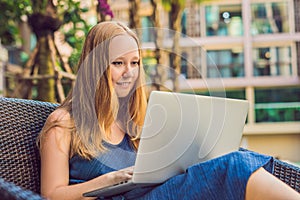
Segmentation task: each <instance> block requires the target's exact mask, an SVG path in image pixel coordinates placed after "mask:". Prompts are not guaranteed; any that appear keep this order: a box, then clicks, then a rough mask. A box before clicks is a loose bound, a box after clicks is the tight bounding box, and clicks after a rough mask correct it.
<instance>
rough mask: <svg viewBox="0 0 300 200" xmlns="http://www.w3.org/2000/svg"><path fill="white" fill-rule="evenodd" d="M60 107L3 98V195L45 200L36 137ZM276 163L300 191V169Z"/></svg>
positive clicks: (0, 182)
mask: <svg viewBox="0 0 300 200" xmlns="http://www.w3.org/2000/svg"><path fill="white" fill-rule="evenodd" d="M57 106H58V105H57V104H53V103H47V102H40V101H34V100H24V99H14V98H0V196H1V195H3V196H5V195H7V196H8V198H7V199H39V198H41V197H39V196H38V195H36V194H35V193H39V191H40V171H39V168H40V159H39V152H38V149H37V146H36V137H37V135H38V133H39V132H40V130H41V129H42V127H43V125H44V122H45V120H46V118H47V116H48V115H49V114H50V113H51V112H52V111H53V110H54V109H55V108H56V107H57ZM274 164H275V165H274V171H273V175H274V176H276V177H278V178H279V179H281V180H282V181H283V182H285V183H287V184H288V185H290V186H291V187H292V188H294V189H295V190H296V191H298V192H300V168H298V167H296V166H294V165H290V164H288V163H285V162H282V161H280V160H277V159H275V160H274ZM5 193H6V194H5ZM13 194H15V196H14V198H12V196H11V195H13ZM31 195H32V196H31ZM1 198H2V196H1Z"/></svg>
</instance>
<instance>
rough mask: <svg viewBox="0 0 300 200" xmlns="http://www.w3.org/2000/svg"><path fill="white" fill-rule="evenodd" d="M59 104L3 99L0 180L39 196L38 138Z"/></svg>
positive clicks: (0, 118)
mask: <svg viewBox="0 0 300 200" xmlns="http://www.w3.org/2000/svg"><path fill="white" fill-rule="evenodd" d="M56 106H57V105H56V104H52V103H46V102H39V101H34V100H22V99H13V98H0V176H1V177H2V178H3V179H4V180H6V181H8V182H12V183H14V184H16V185H18V186H20V187H23V188H25V189H27V190H31V191H33V192H37V193H39V191H40V172H39V165H40V160H39V152H38V149H37V146H36V137H37V135H38V133H39V132H40V130H41V129H42V127H43V125H44V122H45V120H46V118H47V116H48V115H49V114H50V113H51V112H52V111H53V110H54V109H55V108H56Z"/></svg>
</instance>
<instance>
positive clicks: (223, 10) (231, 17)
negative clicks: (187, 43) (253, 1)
mask: <svg viewBox="0 0 300 200" xmlns="http://www.w3.org/2000/svg"><path fill="white" fill-rule="evenodd" d="M205 21H206V35H207V36H221V35H228V36H241V35H243V22H242V11H241V5H211V6H206V7H205Z"/></svg>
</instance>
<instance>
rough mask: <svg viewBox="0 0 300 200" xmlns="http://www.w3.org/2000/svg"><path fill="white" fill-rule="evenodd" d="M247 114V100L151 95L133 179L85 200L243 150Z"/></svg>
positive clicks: (89, 194)
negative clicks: (241, 145)
mask: <svg viewBox="0 0 300 200" xmlns="http://www.w3.org/2000/svg"><path fill="white" fill-rule="evenodd" d="M248 108H249V103H248V101H246V100H237V99H229V98H221V97H210V96H202V95H192V94H183V93H174V92H162V91H153V92H151V94H150V97H149V101H148V106H147V111H146V116H145V122H144V126H143V129H142V133H141V140H140V144H139V148H138V150H137V156H136V161H135V165H134V170H133V176H132V179H131V180H129V181H124V182H121V183H119V184H115V185H113V186H108V187H105V188H99V189H96V190H93V191H89V192H86V193H84V194H83V196H85V197H100V198H106V197H110V196H115V195H118V194H122V193H124V192H127V191H130V190H132V189H134V188H137V187H145V186H151V185H158V184H161V183H163V182H165V181H166V180H168V179H169V178H171V177H173V176H176V175H179V174H181V173H184V172H185V171H186V170H187V168H188V167H189V166H192V165H194V164H196V163H200V162H204V161H207V160H209V159H213V158H216V157H219V156H222V155H224V154H227V153H229V152H232V151H235V150H238V148H239V146H240V142H241V138H242V133H243V128H244V125H245V120H246V116H247V112H248Z"/></svg>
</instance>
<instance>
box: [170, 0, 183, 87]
mask: <svg viewBox="0 0 300 200" xmlns="http://www.w3.org/2000/svg"><path fill="white" fill-rule="evenodd" d="M182 12H183V8H182V7H181V6H180V5H179V3H178V2H173V3H171V16H170V24H171V29H172V30H174V36H173V46H172V52H171V54H170V55H171V64H172V68H173V77H172V80H173V85H174V88H173V90H174V91H175V92H178V91H179V89H180V88H179V80H178V76H179V75H180V71H181V49H180V45H179V41H180V36H181V15H182Z"/></svg>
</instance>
